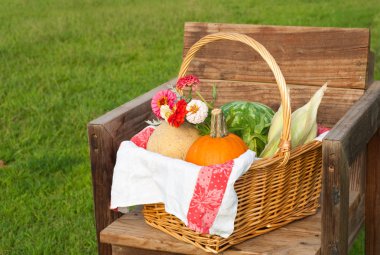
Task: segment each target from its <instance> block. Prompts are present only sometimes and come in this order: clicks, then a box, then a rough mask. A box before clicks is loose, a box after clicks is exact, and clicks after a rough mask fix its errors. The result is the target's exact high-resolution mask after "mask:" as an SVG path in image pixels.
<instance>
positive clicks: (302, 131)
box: [260, 83, 327, 157]
mask: <svg viewBox="0 0 380 255" xmlns="http://www.w3.org/2000/svg"><path fill="white" fill-rule="evenodd" d="M326 89H327V83H325V84H324V85H323V86H322V87H321V88H320V89H319V90H318V91H317V92H315V94H314V95H313V97H312V98H311V99H310V101H309V102H308V103H307V104H305V105H304V106H302V107H301V108H299V109H297V110H296V111H295V112H293V113H292V116H291V136H290V137H291V145H292V148H295V147H297V146H298V145H301V144H305V143H307V142H310V141H311V140H313V139H314V138H315V137H316V135H317V112H318V107H319V105H320V103H321V100H322V97H323V95H324V93H325V91H326ZM282 123H283V121H282V107H281V106H280V108H279V109H278V111H277V112H276V114H275V115H274V116H273V119H272V123H271V127H270V129H269V134H268V144H267V145H266V146H265V148H264V150H263V152H262V153H261V155H260V157H270V156H273V155H274V154H275V153H276V152H277V150H278V144H279V143H280V136H281V131H282Z"/></svg>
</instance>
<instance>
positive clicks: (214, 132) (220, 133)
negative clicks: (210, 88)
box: [210, 108, 228, 138]
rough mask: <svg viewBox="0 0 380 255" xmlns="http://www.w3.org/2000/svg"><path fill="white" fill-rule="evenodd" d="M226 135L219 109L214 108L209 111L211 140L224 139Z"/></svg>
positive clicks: (222, 116)
mask: <svg viewBox="0 0 380 255" xmlns="http://www.w3.org/2000/svg"><path fill="white" fill-rule="evenodd" d="M227 135H228V131H227V127H226V122H225V120H224V115H223V112H222V110H221V109H219V108H215V109H214V110H212V111H211V132H210V136H211V137H212V138H219V137H225V136H227Z"/></svg>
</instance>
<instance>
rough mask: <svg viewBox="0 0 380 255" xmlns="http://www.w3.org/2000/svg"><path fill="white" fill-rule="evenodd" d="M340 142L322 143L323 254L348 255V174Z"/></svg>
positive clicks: (326, 141)
mask: <svg viewBox="0 0 380 255" xmlns="http://www.w3.org/2000/svg"><path fill="white" fill-rule="evenodd" d="M348 167H349V165H348V163H347V159H346V158H345V157H344V153H343V150H342V145H341V144H340V142H339V141H330V140H327V139H325V140H323V143H322V168H323V175H322V176H323V179H322V194H323V206H322V233H321V242H322V244H321V253H322V254H347V252H348V212H349V171H348Z"/></svg>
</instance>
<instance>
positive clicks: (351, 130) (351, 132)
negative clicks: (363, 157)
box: [326, 81, 380, 165]
mask: <svg viewBox="0 0 380 255" xmlns="http://www.w3.org/2000/svg"><path fill="white" fill-rule="evenodd" d="M379 127H380V81H376V82H374V83H373V84H372V85H371V86H370V87H369V89H368V90H367V91H366V93H365V94H364V95H363V96H362V97H361V98H360V100H358V101H357V102H356V103H355V104H354V105H353V106H352V107H351V108H350V109H349V110H348V112H347V113H346V114H345V115H344V116H343V117H342V118H341V119H340V120H339V122H338V123H337V124H336V125H335V127H334V128H333V129H332V130H331V132H329V134H328V135H327V136H326V139H327V140H331V141H340V143H341V146H342V149H343V152H344V156H345V158H346V159H347V162H348V164H349V165H351V164H352V162H353V160H354V159H355V158H356V156H357V155H358V153H359V152H360V151H363V150H364V149H365V147H366V146H367V144H368V142H369V140H370V139H371V137H372V136H373V135H374V134H375V132H376V130H378V129H379Z"/></svg>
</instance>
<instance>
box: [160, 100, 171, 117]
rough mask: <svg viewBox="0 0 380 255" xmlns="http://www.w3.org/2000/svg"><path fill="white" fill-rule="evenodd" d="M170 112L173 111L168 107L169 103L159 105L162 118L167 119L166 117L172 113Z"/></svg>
mask: <svg viewBox="0 0 380 255" xmlns="http://www.w3.org/2000/svg"><path fill="white" fill-rule="evenodd" d="M172 113H173V111H172V110H171V109H170V106H169V105H167V104H164V105H162V106H161V107H160V115H161V117H162V118H163V119H164V120H166V121H168V118H169V117H170V115H172Z"/></svg>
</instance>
